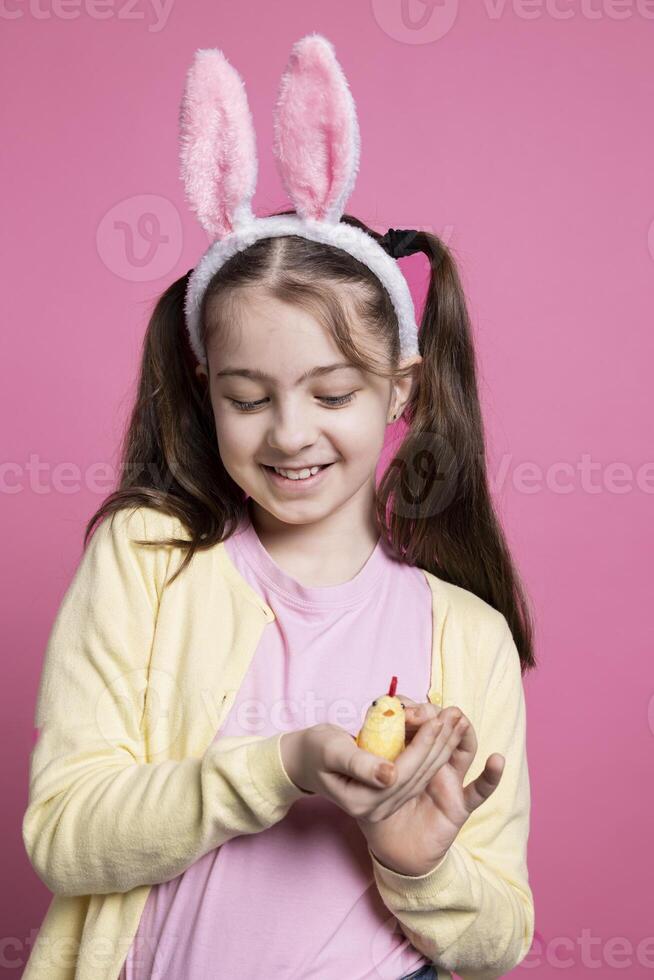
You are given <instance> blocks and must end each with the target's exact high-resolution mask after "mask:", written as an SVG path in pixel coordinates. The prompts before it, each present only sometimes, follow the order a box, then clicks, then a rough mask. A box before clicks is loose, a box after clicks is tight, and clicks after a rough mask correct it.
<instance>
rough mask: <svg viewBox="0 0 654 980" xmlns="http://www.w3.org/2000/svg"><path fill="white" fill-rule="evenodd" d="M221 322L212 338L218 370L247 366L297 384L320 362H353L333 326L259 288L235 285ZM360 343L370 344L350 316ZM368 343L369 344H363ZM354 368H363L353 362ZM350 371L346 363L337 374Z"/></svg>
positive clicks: (213, 361) (211, 355) (212, 354)
mask: <svg viewBox="0 0 654 980" xmlns="http://www.w3.org/2000/svg"><path fill="white" fill-rule="evenodd" d="M218 319H219V328H218V330H216V331H215V332H214V333H213V334H212V337H211V340H210V342H209V350H208V354H209V359H210V362H211V366H212V369H213V371H214V374H216V373H218V372H219V371H223V370H227V369H229V368H239V369H242V368H246V369H249V370H251V371H253V372H254V373H255V374H256V373H259V374H260V375H262V374H266V375H269V376H270V377H272V378H274V379H277V380H279V382H280V383H282V384H295V383H297V382H298V379H300V378H304V377H306V376H308V373H309V372H310V371H312V370H313V369H315V368H316V367H318V366H326V365H332V364H335V363H339V364H344V363H348V359H347V357H346V356H345V355H344V353H343V352H342V351H341V349H340V348H339V346H338V344H337V343H336V341H335V339H334V338H333V336H332V334H331V331H330V330H329V328H328V327H327V325H326V324H324V323H322V322H321V321H320V320H319V319H318V318H317V317H316V316H315V315H314V314H313V313H312V312H311V311H310V310H308V309H305V308H304V307H303V306H300V305H298V304H294V303H289V302H285V301H283V300H280V299H277V298H276V297H273V296H271V295H270V294H268V293H266V292H264V291H259V290H254V289H242V290H233V291H232V292H231V294H230V295H229V296H228V297H226V299H225V301H224V302H223V303H222V305H221V308H220V311H219V316H218ZM348 325H349V327H350V330H351V333H352V337H353V340H354V342H355V344H357V345H362V346H364V345H365V344H369V343H370V340H369V339H366V331H365V328H363V327H362V326H361V325H360V324H359V323H358V322H357V321H356V318H355V317H352V318H351V319H349V320H348ZM364 349H365V346H364ZM349 371H350V373H354V372H356V371H358V372H359V373H360V369H358V368H357V367H356V366H355V365H354V364H350V367H349ZM341 375H342V376H343V377H346V376H347V371H346V370H345V369H342V370H340V371H339V372H333V375H332V376H333V377H334V378H337V377H339V376H341Z"/></svg>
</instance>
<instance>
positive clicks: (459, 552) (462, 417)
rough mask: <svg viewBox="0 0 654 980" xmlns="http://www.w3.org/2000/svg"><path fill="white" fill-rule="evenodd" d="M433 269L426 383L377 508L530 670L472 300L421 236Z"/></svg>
mask: <svg viewBox="0 0 654 980" xmlns="http://www.w3.org/2000/svg"><path fill="white" fill-rule="evenodd" d="M416 244H420V246H421V250H422V251H423V252H424V253H425V255H427V257H428V258H429V261H430V265H431V272H430V280H429V288H428V293H427V298H426V301H425V307H424V312H423V316H422V322H421V329H420V336H419V350H420V354H421V355H422V358H423V360H422V364H421V365H420V375H419V383H418V384H417V385H416V386H415V388H414V391H413V393H412V396H411V399H410V400H409V402H408V403H407V406H406V408H405V411H404V416H405V419H406V421H407V423H408V431H407V433H406V436H405V438H404V440H403V442H402V444H401V446H400V448H399V450H398V452H397V454H396V455H395V457H394V458H393V459H392V460H391V463H390V465H389V467H388V468H387V470H386V472H385V473H384V476H383V477H382V479H381V481H380V483H379V486H378V489H377V503H376V511H377V518H378V521H379V523H380V526H381V528H382V530H383V533H384V534H385V535H386V536H387V538H388V539H389V540H390V542H391V543H392V545H393V547H394V549H395V550H396V552H397V553H398V554H399V555H401V556H402V558H403V560H405V561H407V562H408V563H409V564H411V565H418V566H420V567H422V568H426V569H427V570H428V571H430V572H432V573H433V574H435V575H438V576H439V577H440V578H442V579H444V580H446V581H448V582H451V583H453V584H455V585H458V586H461V587H462V588H465V589H469V590H470V591H471V592H474V593H475V594H476V595H478V596H480V597H481V598H482V599H484V600H485V601H486V602H488V603H489V604H490V605H491V606H493V607H494V608H495V609H498V610H499V611H500V612H501V613H503V614H504V616H505V617H506V620H507V622H508V624H509V626H510V628H511V632H512V634H513V638H514V640H515V643H516V646H517V648H518V651H519V654H520V659H521V663H522V670H523V672H524V671H525V670H527V669H529V668H532V667H534V666H535V665H536V663H535V657H534V652H533V624H532V621H531V614H530V611H529V607H528V604H527V600H526V597H525V594H524V589H523V586H522V584H521V582H520V578H519V575H518V573H517V571H516V568H515V566H514V563H513V561H512V558H511V555H510V552H509V549H508V546H507V543H506V540H505V537H504V533H503V531H502V528H501V526H500V523H499V521H498V519H497V516H496V514H495V511H494V507H493V502H492V499H491V495H490V492H489V486H488V477H487V469H486V453H485V439H484V428H483V421H482V414H481V406H480V402H479V394H478V388H477V377H476V365H475V352H474V346H473V341H472V334H471V328H470V321H469V317H468V312H467V308H466V302H465V296H464V292H463V289H462V286H461V282H460V280H459V275H458V272H457V269H456V265H455V263H454V261H453V259H452V256H451V254H450V252H449V250H448V248H447V246H446V245H445V244H444V243H443V242H442V241H441V240H440V239H439V238H437V237H436V236H435V235H432V234H429V233H427V232H420V233H419V238H417V239H416Z"/></svg>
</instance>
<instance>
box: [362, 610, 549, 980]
mask: <svg viewBox="0 0 654 980" xmlns="http://www.w3.org/2000/svg"><path fill="white" fill-rule="evenodd" d="M501 618H502V621H503V627H502V633H501V637H500V639H499V641H495V642H496V643H497V646H496V655H495V656H494V658H493V666H492V669H491V672H490V678H489V681H488V684H487V686H486V691H485V697H484V702H483V705H484V706H483V713H482V720H481V723H480V725H479V728H478V730H476V735H477V754H476V756H475V759H474V760H473V763H472V765H471V767H470V769H469V771H468V773H467V777H466V780H465V785H467V784H468V783H470V782H472V781H473V779H475V778H476V777H477V776H478V775H479V774H480V773H481V772H482V771H483V769H484V766H485V763H486V759H487V758H488V756H489V755H492V754H493V752H499V753H500V754H501V755H503V756H504V758H505V765H504V770H503V772H502V778H501V780H500V782H499V784H498V785H497V787H496V788H495V790H494V792H493V793H492V794H491V795H490V796H489V797H488V799H486V800H485V801H484V802H483V803H482V804H481V805H480V806H479V807H477V809H476V810H474V811H473V812H472V813H471V815H470V816H469V817H468V820H467V821H466V822H465V824H464V825H463V826H462V828H461V829H460V831H459V833H458V835H457V837H456V839H455V841H454V843H453V844H452V845H451V847H450V849H449V850H448V852H447V853H446V854H445V856H444V857H443V858H442V859H441V860H440V861H439V863H438V864H436V865H435V866H434V868H432V869H431V871H429V872H427V873H426V874H424V875H420V876H409V875H403V874H399V873H398V872H396V871H393V870H392V869H390V868H387V867H385V865H383V864H382V863H381V862H380V861H378V860H377V858H376V857H375V855H374V854H373V852H372V851H371V850H370V848H368V852H369V854H370V857H371V860H372V865H373V872H374V877H375V881H376V884H377V888H378V890H379V893H380V895H381V898H382V900H383V902H384V904H385V905H386V907H387V908H388V909H389V910H390V912H392V913H393V914H394V915H395V917H396V918H397V919H398V921H399V923H400V925H401V927H402V929H403V931H404V933H405V935H406V936H407V938H408V939H409V941H410V942H411V943H412V945H413V946H414V947H415V948H416V949H418V950H419V951H420V952H421V953H423V955H425V956H427V957H428V958H429V959H430V960H431V961H432V962H433V963H434V964H435V965H436V966H440V967H442V968H443V969H445V970H450V971H453V972H456V974H457V975H458V976H460V977H462V978H463V980H495V978H497V977H502V976H504V974H506V973H508V972H509V971H510V970H512V969H513V968H514V967H515V966H517V965H518V963H519V962H520V961H521V960H522V959H524V957H525V956H526V955H527V952H528V951H529V948H530V946H531V943H532V939H533V933H534V904H533V896H532V892H531V889H530V886H529V881H528V872H527V853H526V852H527V841H528V835H529V820H530V805H531V804H530V783H529V773H528V767H527V753H526V713H525V699H524V691H523V686H522V677H521V671H520V659H519V654H518V651H517V648H516V646H515V643H514V641H513V637H512V634H511V631H510V629H509V626H508V623H507V621H506V618H505V617H504V616H503V615H502V617H501ZM482 642H483V641H482Z"/></svg>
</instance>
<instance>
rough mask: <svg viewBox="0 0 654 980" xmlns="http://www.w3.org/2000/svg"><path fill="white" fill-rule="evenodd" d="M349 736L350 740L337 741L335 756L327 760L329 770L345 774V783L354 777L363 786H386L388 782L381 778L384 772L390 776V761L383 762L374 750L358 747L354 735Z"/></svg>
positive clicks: (391, 775)
mask: <svg viewBox="0 0 654 980" xmlns="http://www.w3.org/2000/svg"><path fill="white" fill-rule="evenodd" d="M348 734H349V733H348ZM351 738H352V739H353V741H352V742H349V743H348V742H342V743H341V742H339V743H338V754H337V755H336V757H335V758H333V759H331V758H330V760H329V768H330V770H331V771H332V772H334V773H337V774H340V775H341V776H345V777H346V780H345V783H347V780H348V779H350V780H351V779H355V780H356V781H357V782H359V783H363V784H364V785H365V786H374V787H375V788H379V787H380V786H383V787H387V786H388V785H389V784H388V782H387V780H386V779H384V778H383V774H384V773H386V774H387V775H388V776H389V777H391V778H392V777H393V768H394V767H393V764H392V763H391V762H385V761H384V760H383V759H382V758H381V757H380V756H378V755H375V754H374V752H368V751H367V750H366V749H361V748H359V746H358V745H357V744H356V739H355V737H354V736H351Z"/></svg>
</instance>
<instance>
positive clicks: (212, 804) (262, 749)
mask: <svg viewBox="0 0 654 980" xmlns="http://www.w3.org/2000/svg"><path fill="white" fill-rule="evenodd" d="M144 509H146V510H150V509H149V508H136V509H131V510H129V511H119V512H118V513H117V514H114V515H112V516H110V517H108V518H106V519H105V520H104V521H103V523H102V524H100V525H99V527H98V528H97V529H96V531H95V533H94V534H93V536H92V538H91V540H90V542H89V543H88V545H87V548H86V550H85V552H84V554H83V556H82V559H81V561H80V563H79V565H78V568H77V571H76V573H75V575H74V577H73V580H72V582H71V584H70V586H69V587H68V590H67V592H66V593H65V595H64V598H63V601H62V603H61V605H60V607H59V610H58V613H57V616H56V618H55V621H54V625H53V627H52V630H51V633H50V637H49V640H48V645H47V648H46V653H45V658H44V665H43V670H42V674H41V680H40V685H39V691H38V696H37V706H36V716H35V724H36V727H37V729H38V738H37V741H36V744H35V746H34V748H33V750H32V753H31V756H30V777H29V799H28V805H27V809H26V811H25V813H24V817H23V823H22V833H23V841H24V844H25V848H26V851H27V854H28V857H29V859H30V862H31V864H32V866H33V868H34V870H35V871H36V873H37V874H38V876H39V877H40V878H41V880H42V881H43V882H44V883H45V884H46V885H47V886H48V888H49V889H50V890H51V891H52V892H54V893H55V894H60V895H65V896H73V895H94V894H106V893H112V892H126V891H129V890H130V889H132V888H135V887H137V886H140V885H148V884H155V883H158V882H162V881H168V880H170V879H172V878H174V877H176V876H177V875H178V874H181V872H182V871H184V870H185V869H186V868H187V867H189V866H190V865H191V864H192V863H193V862H194V861H195V860H197V859H198V858H199V857H201V856H202V855H203V854H205V853H206V852H208V851H209V850H211V849H213V848H216V847H218V846H219V845H221V844H223V843H224V842H225V841H227V840H229V839H230V838H233V837H236V836H238V835H241V834H253V833H257V832H259V831H262V830H264V829H266V828H267V827H270V826H272V825H273V824H275V823H277V822H278V821H279V820H281V819H282V818H283V817H284V816H285V815H286V813H287V811H288V809H289V808H290V806H291V804H292V803H293V802H294V801H295V800H296V799H299V798H301V797H302V796H304V795H306V794H305V792H304V791H303V790H302V789H300V788H299V787H298V786H296V785H295V783H293V782H292V781H291V779H290V777H289V775H288V774H287V772H286V770H285V768H284V765H283V762H282V756H281V751H280V739H281V733H278V734H276V735H273V736H245V737H222V738H218V739H216V740H215V741H214V742H213V743H212V744H211V745H210V746H209V748H208V749H207V750H206V751H205V753H204V754H203V755H202V756H201V757H199V758H196V757H187V758H183V759H181V760H179V761H178V760H174V759H166V760H164V761H161V762H157V763H150V762H146V761H143V760H144V759H147V758H148V754H147V746H146V745H145V743H144V739H145V735H144V728H143V724H142V722H143V714H144V711H145V710H146V703H147V701H148V697H149V695H148V694H146V696H145V698H143V696H142V695H141V697H142V699H143V706H140V705H139V710H138V711H133V710H132V711H129V710H128V711H125V702H126V701H127V703H128V707H129V706H130V705H131V706H133V705H134V704H135V703H138V695H137V694H136V693H135V688H136V686H137V685H138V686H139V688H140V687H141V686H142V683H143V678H144V677H146V678H147V677H148V673H147V671H148V666H149V658H150V652H151V647H152V642H153V637H154V630H155V623H156V618H157V611H158V602H159V598H160V591H161V588H162V584H161V583H162V582H163V580H164V577H165V572H166V568H167V566H168V563H169V561H170V553H171V549H164V548H163V547H158V548H157V547H151V546H148V547H139V546H138V545H136V544H135V542H134V541H133V540H132V536H131V534H130V528H133V531H132V534H133V536H134V537H135V538H144V539H147V537H148V535H147V533H146V524H145V517H144V515H143V510H144ZM149 684H150V682H149V678H148V691H149V689H150V688H149ZM126 692H127V694H126ZM150 700H153V701H154V700H156V698H150ZM135 716H137V717H135Z"/></svg>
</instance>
